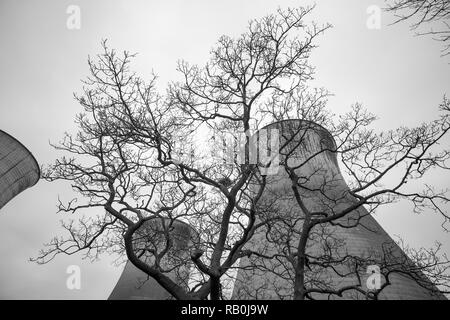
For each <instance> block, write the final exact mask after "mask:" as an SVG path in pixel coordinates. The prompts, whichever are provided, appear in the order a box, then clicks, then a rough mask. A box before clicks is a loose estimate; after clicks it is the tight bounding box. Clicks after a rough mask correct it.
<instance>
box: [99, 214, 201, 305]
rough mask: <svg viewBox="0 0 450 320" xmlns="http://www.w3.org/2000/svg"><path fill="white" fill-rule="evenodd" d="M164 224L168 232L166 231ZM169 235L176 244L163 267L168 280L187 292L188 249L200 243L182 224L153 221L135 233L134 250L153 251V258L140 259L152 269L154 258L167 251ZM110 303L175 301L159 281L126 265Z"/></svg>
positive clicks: (112, 293) (150, 255)
mask: <svg viewBox="0 0 450 320" xmlns="http://www.w3.org/2000/svg"><path fill="white" fill-rule="evenodd" d="M162 221H164V224H165V228H163V224H162ZM166 231H168V232H166ZM167 234H168V235H169V238H170V240H171V241H172V242H173V246H172V248H171V249H170V250H169V252H167V254H165V255H164V258H162V259H161V262H160V266H161V267H162V268H163V269H165V270H166V272H167V273H165V275H166V276H168V277H169V278H170V279H171V280H173V281H174V282H175V283H177V284H178V285H180V286H182V287H185V288H187V287H188V281H189V274H190V267H191V263H190V253H189V251H190V250H189V249H190V247H192V244H193V240H194V239H197V234H196V233H195V231H194V230H193V229H192V228H191V227H190V226H189V225H188V224H186V223H184V222H181V221H179V220H169V219H163V218H154V219H150V220H148V221H147V222H145V224H144V225H143V226H142V227H141V228H140V229H139V230H138V231H136V232H135V237H134V238H133V243H134V246H133V247H134V249H135V252H136V253H137V254H139V253H140V252H142V251H143V250H144V249H147V250H149V251H152V252H153V253H152V254H147V256H146V257H145V256H141V258H140V259H141V260H143V261H144V262H146V263H147V264H149V265H152V264H153V262H154V259H155V255H158V254H160V253H161V252H162V251H163V250H164V249H165V247H166V243H167V240H168V237H167V236H166V235H167ZM108 299H109V300H168V299H172V295H171V294H170V293H169V292H167V291H166V290H165V289H164V288H163V287H162V286H161V285H160V284H159V283H158V282H157V281H156V280H154V279H153V278H152V277H150V276H147V274H146V273H144V272H142V271H141V270H140V269H138V268H137V267H135V266H134V265H133V264H132V263H131V262H130V261H127V263H126V265H125V268H124V270H123V272H122V275H121V276H120V278H119V281H118V282H117V284H116V286H115V287H114V289H113V291H112V292H111V295H110V296H109V298H108Z"/></svg>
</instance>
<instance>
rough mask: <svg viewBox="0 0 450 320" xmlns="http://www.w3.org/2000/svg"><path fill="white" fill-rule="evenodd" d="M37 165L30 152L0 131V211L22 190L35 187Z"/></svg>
mask: <svg viewBox="0 0 450 320" xmlns="http://www.w3.org/2000/svg"><path fill="white" fill-rule="evenodd" d="M39 176H40V171H39V165H38V163H37V161H36V159H35V158H34V157H33V155H32V154H31V152H30V151H28V149H27V148H26V147H25V146H24V145H23V144H21V143H20V142H19V141H17V140H16V139H15V138H13V137H12V136H10V135H9V134H7V133H6V132H4V131H2V130H0V209H1V208H2V207H3V206H4V205H5V204H6V203H8V201H9V200H11V199H12V198H14V197H15V196H16V195H18V194H19V193H21V192H22V191H23V190H25V189H27V188H29V187H31V186H33V185H35V184H36V183H37V182H38V180H39Z"/></svg>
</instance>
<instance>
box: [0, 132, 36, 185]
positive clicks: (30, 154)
mask: <svg viewBox="0 0 450 320" xmlns="http://www.w3.org/2000/svg"><path fill="white" fill-rule="evenodd" d="M0 133H2V134H4V135H6V136H8V137H10V138H11V139H12V140H13V141H14V142H16V143H17V144H18V145H19V146H21V147H22V149H23V150H24V151H25V152H26V153H27V154H28V155H29V156H30V158H31V159H33V162H34V164H35V169H36V171H37V179H36V181H34V182H33V184H32V185H30V187H32V186H34V185H35V184H36V183H37V182H38V181H39V179H40V177H41V168H40V167H39V163H38V162H37V160H36V158H35V157H34V155H33V154H32V153H31V151H30V150H28V148H27V147H25V145H23V143H22V142H20V141H19V140H17V139H16V138H14V137H13V136H12V135H10V134H9V133H8V132H5V131H3V130H1V129H0Z"/></svg>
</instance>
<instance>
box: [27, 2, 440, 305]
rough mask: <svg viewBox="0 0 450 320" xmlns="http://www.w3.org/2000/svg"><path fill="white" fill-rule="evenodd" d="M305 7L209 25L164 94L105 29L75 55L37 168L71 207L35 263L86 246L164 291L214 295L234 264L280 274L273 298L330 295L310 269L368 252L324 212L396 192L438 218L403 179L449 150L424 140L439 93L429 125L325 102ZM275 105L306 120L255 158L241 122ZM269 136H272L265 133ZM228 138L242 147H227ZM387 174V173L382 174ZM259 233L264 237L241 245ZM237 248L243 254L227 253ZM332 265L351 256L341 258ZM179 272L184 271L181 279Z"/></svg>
mask: <svg viewBox="0 0 450 320" xmlns="http://www.w3.org/2000/svg"><path fill="white" fill-rule="evenodd" d="M312 10H313V7H309V8H299V9H288V10H278V11H277V13H276V14H272V15H268V16H266V17H263V18H262V19H260V20H253V21H251V22H250V23H249V25H248V28H247V30H246V32H245V33H243V34H242V35H241V36H239V37H237V38H235V39H233V38H230V37H227V36H223V37H221V38H220V39H219V41H218V43H217V45H216V46H215V48H214V49H213V50H212V51H211V58H210V60H209V62H208V63H207V64H206V65H205V66H204V67H198V66H195V65H190V64H189V63H187V62H185V61H181V62H179V64H178V71H179V72H180V75H181V76H182V81H180V82H174V83H171V84H170V85H169V87H168V89H167V91H166V92H165V94H160V93H158V91H157V89H156V86H155V84H156V77H155V76H153V77H152V78H151V79H150V81H149V82H145V81H144V80H142V79H141V78H140V77H138V76H137V75H136V74H135V73H134V72H132V71H131V69H130V61H131V59H132V58H133V55H132V54H130V53H128V52H124V53H123V54H122V55H118V54H117V53H116V51H115V50H111V49H109V48H108V46H107V44H106V41H105V42H103V52H102V53H101V54H100V55H98V56H97V58H96V59H89V61H88V62H89V68H90V76H89V77H88V78H87V80H86V81H85V82H84V84H85V86H84V90H83V93H82V94H81V95H75V98H76V99H77V101H78V102H79V103H80V105H81V106H82V107H83V108H84V112H83V113H81V114H80V115H78V116H77V118H76V124H77V125H78V132H77V133H76V134H75V135H71V134H66V136H65V137H64V139H63V141H61V143H59V144H56V145H54V147H55V148H56V149H57V150H60V151H62V152H64V153H65V154H68V156H63V157H61V158H59V159H57V160H56V162H55V164H53V165H51V166H49V167H48V168H47V170H45V171H44V173H43V176H44V178H45V179H47V180H48V181H56V180H63V181H68V182H70V183H71V185H72V188H73V189H74V191H75V192H76V193H77V194H78V197H77V198H75V199H73V200H69V201H62V200H61V201H59V204H58V209H59V211H61V212H66V213H71V214H73V213H77V214H80V215H82V217H81V218H79V219H78V220H76V221H73V220H71V221H70V222H65V223H63V227H64V228H65V229H66V230H67V231H68V236H67V237H55V238H54V239H53V240H52V241H51V242H50V243H48V244H47V246H46V248H45V249H43V250H42V251H41V252H40V254H39V256H38V257H37V258H35V259H33V260H34V261H37V262H38V263H47V262H49V261H51V260H52V259H53V258H54V257H55V256H57V255H58V254H61V253H63V254H74V253H79V252H83V253H85V255H86V257H89V258H92V259H95V258H97V257H98V256H99V255H100V254H102V253H111V254H117V255H119V256H124V255H125V254H126V257H127V258H128V259H129V260H130V261H131V262H132V263H133V264H134V265H135V266H136V267H137V268H139V269H140V270H142V271H143V272H145V273H146V274H148V275H149V276H150V277H152V278H154V279H155V280H156V281H157V282H158V283H159V284H160V285H161V286H162V287H163V288H165V289H166V290H167V291H168V292H169V293H170V294H171V295H172V296H173V297H174V298H176V299H207V298H210V299H214V300H215V299H222V298H224V296H223V289H224V285H225V281H224V279H227V278H230V277H231V278H233V276H232V275H231V274H230V272H231V271H233V270H234V269H235V268H236V266H238V265H239V266H240V267H238V269H240V270H242V269H250V271H252V272H258V270H259V271H261V270H262V271H267V272H266V273H269V272H271V273H272V274H274V277H272V278H270V279H273V280H274V282H277V281H278V280H277V279H279V277H281V278H282V279H285V280H286V281H284V282H280V283H286V282H288V283H289V281H291V282H290V284H289V285H286V286H285V287H283V288H280V290H281V291H280V290H278V289H277V290H275V291H277V292H278V293H277V294H279V296H280V297H287V298H295V299H305V298H314V293H316V292H321V293H323V294H329V295H338V296H339V295H342V293H343V292H346V291H350V289H347V288H346V287H336V285H335V284H334V283H332V282H327V280H326V279H323V278H321V277H320V274H324V271H323V270H324V269H330V268H331V269H333V270H335V271H336V273H338V274H339V276H340V277H341V278H343V279H345V278H346V277H347V275H348V274H349V272H350V271H351V272H352V275H355V276H356V277H358V276H359V274H360V272H359V271H360V269H361V268H362V267H363V266H364V263H366V264H367V263H369V262H370V261H372V260H373V259H375V258H377V259H378V258H379V257H372V256H370V255H369V256H367V255H360V254H359V253H354V252H346V249H345V243H344V242H342V240H341V239H340V237H339V236H336V237H334V236H333V234H332V230H331V231H330V228H329V227H330V226H333V225H342V226H343V227H344V228H358V227H359V226H360V225H361V223H363V222H364V216H366V215H370V214H371V213H372V212H373V211H374V210H375V209H376V208H378V207H380V206H382V205H387V204H389V203H392V202H393V201H395V200H397V199H406V200H409V201H411V202H412V203H413V204H414V205H415V206H416V208H417V209H425V208H430V209H432V210H436V211H439V212H440V213H441V214H442V215H443V216H444V217H445V219H448V216H447V215H446V213H445V210H444V209H443V208H442V207H441V206H440V204H439V202H447V201H448V197H447V195H446V193H445V192H443V193H440V192H438V191H435V190H432V189H431V188H428V189H426V190H424V191H423V192H419V191H417V190H413V191H409V190H407V188H405V182H406V181H407V180H412V179H420V178H421V177H423V176H424V175H425V173H426V172H428V171H430V170H432V169H441V170H446V169H447V168H448V166H447V161H448V157H449V152H448V151H446V150H444V151H442V150H441V151H439V150H438V151H436V150H434V149H433V148H435V147H437V146H438V143H439V142H440V141H441V140H442V138H443V137H444V136H445V135H446V134H447V132H448V130H449V118H448V111H449V104H448V101H447V100H446V99H444V102H443V105H442V111H443V115H442V117H441V118H439V119H438V120H436V121H435V122H433V123H431V124H424V125H423V126H420V127H418V128H413V129H408V128H400V129H398V130H396V131H390V132H382V133H379V134H377V133H375V132H374V131H373V130H370V129H368V128H369V125H370V124H371V123H372V121H373V120H374V116H372V115H371V114H369V113H367V112H365V111H364V110H363V109H362V108H361V107H358V106H357V107H355V108H353V109H352V111H351V112H349V113H348V114H346V115H343V116H341V117H340V118H339V117H335V116H333V115H332V114H331V113H330V112H329V111H328V110H327V108H326V99H327V96H328V95H329V94H328V92H327V91H326V90H324V89H309V88H308V80H310V79H311V78H312V77H313V75H314V68H313V67H312V66H311V65H310V64H309V57H310V54H311V52H312V49H313V48H314V47H315V41H316V38H317V37H318V36H319V35H320V34H321V33H322V32H324V31H325V30H327V29H328V28H329V27H330V26H329V25H323V26H322V25H317V24H316V23H314V22H310V23H307V22H306V19H307V18H308V17H309V15H310V13H311V11H312ZM288 119H297V121H300V122H301V123H302V124H305V123H306V124H311V125H310V126H307V127H306V128H305V126H304V125H302V126H299V127H295V126H294V127H292V128H290V129H289V130H288V132H289V134H287V135H283V136H282V137H281V139H280V141H281V142H282V143H281V146H280V147H279V148H276V150H275V149H274V148H272V147H270V148H269V149H270V150H269V151H270V152H268V154H270V155H272V154H273V155H275V157H276V155H280V159H279V160H280V163H277V162H276V159H275V158H270V157H269V158H267V157H266V159H265V160H264V161H262V162H261V158H259V160H258V159H257V161H255V157H254V155H255V152H256V151H258V152H259V151H261V148H258V147H256V146H255V143H257V144H259V142H260V141H263V140H264V139H263V131H261V130H260V131H259V132H258V133H257V134H252V133H251V130H254V131H257V130H258V129H261V128H263V126H264V125H265V124H267V123H271V122H273V121H280V120H288ZM279 123H285V122H279ZM286 123H289V122H286ZM322 126H323V127H326V128H328V130H329V132H330V134H331V136H332V139H324V141H325V140H326V141H328V143H318V144H317V145H318V146H319V149H317V150H314V151H315V152H313V153H312V154H311V156H310V157H307V158H304V157H303V158H302V157H299V156H298V150H301V149H302V148H298V147H299V145H301V144H302V143H303V142H304V141H307V139H306V138H307V137H310V136H309V133H310V132H316V131H317V128H318V127H320V128H322ZM323 130H324V129H323V128H322V129H320V130H319V132H321V134H322V135H323V134H325V133H324V131H323ZM280 132H282V133H283V132H284V131H283V130H281V131H280ZM239 135H240V136H241V137H242V139H239ZM230 137H231V139H229V138H230ZM302 137H303V138H305V139H303V138H302ZM266 138H267V136H266ZM269 140H270V142H271V144H270V145H271V146H272V142H273V141H275V139H272V138H270V137H269ZM330 141H334V142H333V143H330ZM267 142H268V141H266V144H267ZM239 145H240V147H239ZM222 150H225V153H222V152H220V151H222ZM229 150H232V151H233V150H234V151H236V150H237V151H239V150H240V151H241V152H238V153H239V155H237V154H235V153H233V152H231V156H230V154H229V153H227V152H228V151H229ZM266 151H267V150H266ZM258 152H257V153H258ZM328 156H331V157H334V158H335V159H336V160H333V161H338V160H337V159H338V158H339V161H341V162H342V163H343V164H344V167H345V168H346V170H347V171H348V179H349V180H348V181H347V183H348V185H349V188H345V190H344V189H342V188H335V187H336V186H337V185H339V184H342V183H343V179H342V178H341V177H340V173H339V172H336V171H333V170H331V171H327V170H325V169H326V168H315V167H314V166H311V165H310V164H311V163H317V161H318V160H317V159H320V158H321V157H328ZM290 159H293V161H290ZM299 160H301V161H300V162H299ZM272 166H275V167H276V168H278V170H279V171H278V172H281V177H282V179H284V180H283V181H286V179H287V180H288V181H289V189H288V190H287V191H288V192H284V194H281V195H280V194H279V192H278V193H277V190H273V186H275V185H277V182H276V180H277V179H279V178H280V175H279V174H273V173H272V172H271V171H270V170H268V169H270V168H272ZM305 168H309V169H308V170H305ZM316 169H317V170H316ZM399 172H400V173H399ZM391 173H397V176H396V177H397V178H398V181H396V182H395V183H394V184H393V185H392V186H390V187H385V186H383V185H382V183H384V179H386V178H387V177H388V176H389V175H390V174H391ZM320 177H322V178H320ZM311 181H314V183H313V184H311ZM318 181H322V183H319V184H317V182H318ZM391 182H392V181H391ZM330 190H331V191H330ZM333 190H335V191H333ZM336 190H337V191H339V192H337V191H336ZM341 191H343V192H341ZM283 197H284V198H285V199H284V200H283ZM314 197H315V199H316V200H317V199H319V202H317V201H316V200H314V201H313V200H312V199H313V198H314ZM281 200H283V201H285V203H288V204H289V206H286V205H283V204H282V201H281ZM363 206H366V207H367V208H368V209H367V211H364V210H362V209H361V208H363ZM345 223H346V224H345ZM330 232H331V234H330ZM261 234H263V235H264V237H265V238H266V240H267V241H260V242H258V245H254V244H255V241H258V240H260V239H261V238H260V235H261ZM261 246H262V247H267V248H263V249H261ZM308 248H310V249H311V248H319V249H320V250H316V251H314V250H310V249H308ZM312 251H313V252H316V253H313V254H312V253H311V252H312ZM388 253H389V252H387V253H386V256H388ZM248 257H256V258H257V259H256V261H252V263H251V264H249V265H247V266H246V267H243V266H242V264H238V261H239V259H242V260H245V259H247V258H248ZM428 257H430V255H428ZM371 259H372V260H371ZM409 259H411V258H409ZM274 260H276V261H277V265H275V267H274V264H273V261H274ZM378 260H380V259H378ZM378 260H377V261H378ZM385 260H386V259H385ZM382 262H383V261H381V262H380V261H379V264H380V265H381V266H384V264H383V263H382ZM342 265H349V266H352V268H351V269H350V271H349V270H348V269H345V273H342V272H341V270H344V269H342V267H341V266H342ZM413 265H414V264H411V266H413ZM439 265H441V264H439ZM443 265H444V266H445V263H444V264H443ZM190 268H194V269H195V271H194V272H192V271H190V270H189V269H190ZM270 268H272V269H270ZM391 269H392V268H391ZM391 269H389V270H391ZM423 269H424V268H423ZM430 270H431V272H430V274H433V272H434V271H436V270H435V269H433V268H431V269H430ZM444 271H445V270H444ZM189 273H191V274H192V273H195V274H196V275H197V276H196V277H195V281H190V282H191V283H188V282H189V281H188V276H187V275H188V274H189ZM174 274H175V275H176V276H175V277H174V276H173V275H174ZM445 279H446V278H445V277H444V280H445ZM190 280H192V279H190ZM192 282H194V283H193V284H192ZM275 285H276V283H275ZM351 289H355V290H357V291H358V290H360V287H358V286H357V285H352V288H351ZM249 290H250V291H252V292H250V294H252V295H255V292H256V297H257V298H258V297H260V296H259V293H260V292H262V295H263V297H264V294H265V292H267V291H268V290H269V291H270V290H272V289H271V288H269V287H268V285H267V284H262V285H261V287H260V288H256V289H255V288H254V287H252V288H249Z"/></svg>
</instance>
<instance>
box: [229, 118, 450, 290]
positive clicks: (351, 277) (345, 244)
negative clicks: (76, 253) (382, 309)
mask: <svg viewBox="0 0 450 320" xmlns="http://www.w3.org/2000/svg"><path fill="white" fill-rule="evenodd" d="M264 129H266V130H268V134H269V135H270V133H271V130H273V129H277V130H278V134H279V137H280V162H281V164H280V167H279V170H278V171H277V173H276V174H274V175H267V186H266V189H265V190H264V192H263V195H262V197H261V200H260V201H259V209H260V210H259V213H258V215H259V216H257V217H256V222H255V225H256V224H258V223H260V222H262V221H269V220H270V219H272V220H270V221H273V222H271V223H269V224H268V226H267V227H265V228H263V229H261V230H260V231H257V232H255V234H254V236H253V238H252V239H251V241H250V242H249V243H248V244H246V247H244V250H245V249H251V250H252V251H256V252H258V253H259V254H260V256H259V257H258V255H250V257H245V258H242V259H241V260H240V264H239V269H238V271H237V276H236V281H235V284H234V289H233V295H232V299H292V298H293V291H294V268H293V267H292V265H291V264H290V263H291V262H290V261H289V260H288V259H287V258H285V257H288V256H289V253H290V252H292V251H294V252H295V250H296V249H297V245H298V239H299V237H300V234H301V227H302V223H303V222H302V221H303V217H304V215H303V214H302V210H301V208H300V207H299V205H298V203H297V201H296V199H295V196H294V193H293V190H292V181H291V179H290V177H289V176H288V174H287V172H286V170H285V169H284V168H283V166H282V165H283V163H284V162H285V161H287V163H288V166H289V167H290V168H295V173H296V175H297V176H298V177H299V180H301V181H302V185H303V188H301V189H299V193H300V196H301V198H302V200H303V203H304V205H305V207H306V208H307V209H308V210H309V211H316V212H319V211H320V212H323V213H325V214H326V215H327V216H331V215H333V214H337V213H339V212H340V211H341V210H343V209H345V208H348V207H349V206H351V205H352V204H354V203H355V201H356V200H355V198H353V197H352V196H351V195H350V194H349V193H348V191H349V188H348V186H347V184H346V182H345V181H344V178H343V177H342V175H341V172H340V169H339V166H338V161H337V157H336V154H335V153H334V152H333V150H335V149H336V144H335V141H334V139H333V137H332V136H331V134H330V133H329V132H328V131H327V130H326V129H324V128H323V127H321V126H319V125H317V124H314V123H312V122H309V121H303V120H286V121H280V122H276V123H273V124H270V125H268V126H266V127H265V128H264ZM277 217H279V218H283V219H282V222H280V221H277V220H276V219H273V218H277ZM358 220H359V221H360V223H359V225H357V226H356V227H350V228H349V226H352V225H354V224H355V222H356V221H358ZM308 243H309V244H308V246H307V251H306V253H307V254H308V255H309V257H310V259H313V258H314V257H324V256H325V255H326V254H328V253H329V254H330V255H332V256H335V257H337V258H339V257H345V256H347V257H348V256H349V255H350V256H357V257H362V258H366V259H367V260H369V259H371V260H370V261H387V260H386V259H387V258H389V259H390V260H389V261H391V262H392V261H393V260H392V259H397V260H396V261H398V262H399V264H400V265H401V264H405V265H407V264H411V263H412V262H411V261H410V260H409V259H408V258H407V257H406V255H405V254H404V253H403V251H402V250H401V249H400V247H398V246H397V245H396V244H395V242H394V241H393V240H392V239H391V238H390V236H389V235H388V234H387V233H386V232H385V231H384V230H383V228H382V227H381V226H380V225H379V224H378V223H377V221H376V220H375V219H374V218H373V217H372V216H371V215H370V214H368V212H367V210H366V209H365V208H364V207H359V208H358V209H356V210H353V211H352V212H351V213H350V214H348V215H347V216H346V217H345V218H341V219H339V220H338V224H334V225H331V224H327V225H319V226H317V227H315V228H314V229H313V231H312V232H311V236H310V238H309V241H308ZM280 254H281V256H280ZM261 256H264V257H265V258H261ZM267 257H272V259H267ZM311 257H313V258H311ZM317 261H318V260H316V261H315V262H317ZM348 261H350V260H348V259H347V260H345V262H344V260H343V262H342V263H335V264H333V265H326V264H324V266H323V267H322V268H318V267H317V264H316V265H313V264H311V265H310V266H309V268H310V269H308V268H307V274H308V272H309V274H310V276H309V277H308V278H307V279H306V280H307V282H306V286H307V287H315V288H320V289H322V290H325V291H326V290H329V289H330V288H333V289H340V288H343V287H345V286H351V285H355V284H357V283H358V281H357V280H358V277H359V278H360V279H361V280H362V281H361V287H362V288H363V289H367V287H366V279H367V277H368V276H369V275H370V273H369V274H367V273H366V271H367V270H366V269H360V270H359V269H358V272H353V273H352V272H350V271H351V270H356V269H351V268H353V267H352V265H351V264H350V263H349V262H348ZM319 262H320V261H319ZM347 263H348V264H347ZM366 267H367V266H366ZM311 268H312V269H311ZM418 274H419V276H418V278H417V277H416V279H420V281H415V280H413V279H412V278H411V277H409V276H407V275H401V274H398V273H392V274H391V275H390V277H389V280H390V282H391V284H390V285H389V286H387V287H386V288H384V289H383V290H382V292H381V293H380V295H379V297H378V298H379V299H445V297H444V296H443V295H442V294H441V293H440V292H439V291H438V290H437V289H436V287H434V286H433V285H432V284H431V283H430V282H429V281H428V279H427V278H425V277H424V276H423V274H421V273H420V272H419V273H418ZM418 282H420V285H419V284H418ZM425 288H427V289H425ZM311 298H314V299H336V298H339V299H365V298H366V296H365V295H364V294H363V293H361V292H358V291H345V292H344V293H343V294H342V296H341V297H338V296H332V295H329V294H324V293H315V294H311Z"/></svg>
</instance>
